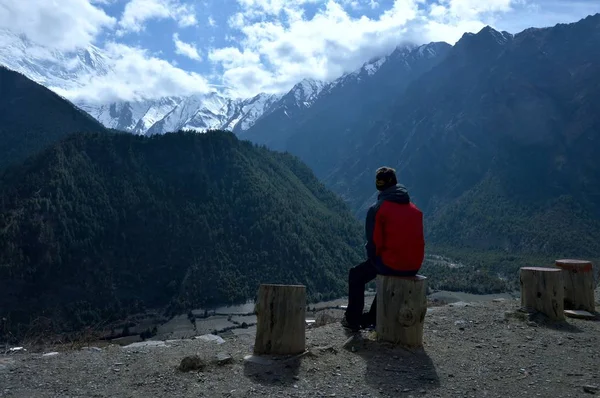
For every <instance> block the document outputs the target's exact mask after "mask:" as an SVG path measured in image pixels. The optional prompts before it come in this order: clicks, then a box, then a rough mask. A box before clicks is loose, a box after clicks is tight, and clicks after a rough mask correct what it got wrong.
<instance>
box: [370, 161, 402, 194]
mask: <svg viewBox="0 0 600 398" xmlns="http://www.w3.org/2000/svg"><path fill="white" fill-rule="evenodd" d="M396 184H398V180H396V170H394V169H392V168H391V167H380V168H378V169H377V172H376V173H375V185H376V186H377V190H379V191H385V190H386V189H388V188H390V187H393V186H395V185H396Z"/></svg>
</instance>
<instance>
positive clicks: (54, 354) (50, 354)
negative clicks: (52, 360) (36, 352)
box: [42, 351, 58, 357]
mask: <svg viewBox="0 0 600 398" xmlns="http://www.w3.org/2000/svg"><path fill="white" fill-rule="evenodd" d="M57 355H58V352H56V351H53V352H47V353H45V354H42V356H43V357H54V356H57Z"/></svg>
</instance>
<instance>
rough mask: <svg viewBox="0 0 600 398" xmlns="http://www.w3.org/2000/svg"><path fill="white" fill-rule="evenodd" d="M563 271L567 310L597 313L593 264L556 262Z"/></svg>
mask: <svg viewBox="0 0 600 398" xmlns="http://www.w3.org/2000/svg"><path fill="white" fill-rule="evenodd" d="M555 264H556V266H557V267H558V268H560V269H562V274H563V283H564V287H565V309H567V310H583V311H588V312H595V311H596V303H595V302H594V272H593V266H592V263H591V262H589V261H582V260H556V263H555Z"/></svg>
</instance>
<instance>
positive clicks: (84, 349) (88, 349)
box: [81, 347, 102, 352]
mask: <svg viewBox="0 0 600 398" xmlns="http://www.w3.org/2000/svg"><path fill="white" fill-rule="evenodd" d="M81 351H93V352H102V348H98V347H83V348H82V349H81Z"/></svg>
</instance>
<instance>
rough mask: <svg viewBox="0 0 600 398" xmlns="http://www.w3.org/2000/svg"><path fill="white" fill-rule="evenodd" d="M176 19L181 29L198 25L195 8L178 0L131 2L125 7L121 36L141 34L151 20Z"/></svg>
mask: <svg viewBox="0 0 600 398" xmlns="http://www.w3.org/2000/svg"><path fill="white" fill-rule="evenodd" d="M167 18H170V19H174V20H176V21H177V22H178V24H179V26H180V27H187V26H194V25H196V24H197V23H198V21H197V20H196V15H195V12H194V8H193V6H192V5H190V4H184V3H181V2H179V1H178V0H131V1H129V3H127V4H126V5H125V9H124V10H123V15H122V16H121V19H120V20H119V26H120V28H121V29H120V30H119V31H118V33H119V34H120V35H123V34H125V33H126V32H140V31H142V30H143V29H144V24H145V23H146V21H148V20H151V19H167Z"/></svg>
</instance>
